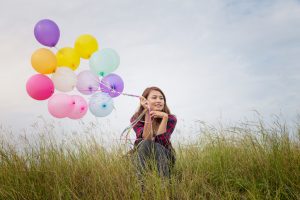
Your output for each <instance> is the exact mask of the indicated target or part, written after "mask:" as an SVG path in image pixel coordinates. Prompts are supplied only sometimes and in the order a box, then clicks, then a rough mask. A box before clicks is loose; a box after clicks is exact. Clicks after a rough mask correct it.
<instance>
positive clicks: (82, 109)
mask: <svg viewBox="0 0 300 200" xmlns="http://www.w3.org/2000/svg"><path fill="white" fill-rule="evenodd" d="M71 97H72V99H73V101H74V102H75V106H74V109H73V110H72V111H71V112H70V114H69V115H68V117H69V118H71V119H80V118H82V117H83V116H84V115H85V114H86V112H87V110H88V104H87V102H86V100H85V99H84V98H83V97H81V96H79V95H73V96H71Z"/></svg>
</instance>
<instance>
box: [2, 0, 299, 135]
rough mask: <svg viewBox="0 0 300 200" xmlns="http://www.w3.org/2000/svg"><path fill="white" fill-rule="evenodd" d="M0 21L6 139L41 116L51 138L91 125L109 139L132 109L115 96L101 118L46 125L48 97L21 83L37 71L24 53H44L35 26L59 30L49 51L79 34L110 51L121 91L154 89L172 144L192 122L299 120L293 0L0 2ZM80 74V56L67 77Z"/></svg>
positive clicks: (192, 129) (132, 101)
mask: <svg viewBox="0 0 300 200" xmlns="http://www.w3.org/2000/svg"><path fill="white" fill-rule="evenodd" d="M0 18H1V21H0V29H1V36H0V42H1V45H0V55H1V59H0V70H1V73H0V87H1V93H2V94H1V97H0V110H1V114H0V122H1V124H2V126H5V127H8V128H9V129H13V133H12V134H19V133H20V130H24V129H28V127H32V124H33V123H34V122H36V121H39V120H40V117H41V116H42V117H43V118H44V119H45V120H47V121H51V122H53V123H54V124H56V126H57V127H56V129H57V131H58V132H59V131H64V130H71V131H73V130H75V129H77V127H78V124H80V123H86V124H89V123H91V122H95V121H96V122H98V123H100V126H103V127H106V129H107V130H111V131H112V132H115V133H116V136H117V135H118V134H119V133H120V131H122V130H123V129H124V128H125V127H126V126H128V125H129V119H130V117H131V115H132V114H133V113H134V112H135V111H136V109H137V108H138V105H139V101H138V99H137V98H134V97H128V96H119V97H117V98H114V105H115V108H116V109H115V110H114V111H113V112H112V113H111V114H110V115H109V116H107V117H105V118H96V117H94V116H93V115H92V114H91V113H90V112H88V113H87V115H86V116H85V117H84V118H83V119H82V120H71V119H55V118H53V117H52V116H51V115H50V114H49V113H48V110H47V100H45V101H37V100H34V99H32V98H30V97H29V96H28V95H27V93H26V89H25V85H26V81H27V80H28V79H29V77H30V76H32V75H34V74H35V73H36V72H35V71H34V70H33V68H32V66H31V63H30V59H31V55H32V53H33V52H34V51H35V50H36V49H38V48H41V47H43V46H42V45H41V44H39V43H38V42H37V40H36V39H35V37H34V34H33V29H34V25H35V24H36V23H37V22H38V21H39V20H41V19H51V20H53V21H55V22H56V23H57V25H58V26H59V28H60V33H61V35H60V39H59V42H58V44H57V45H56V48H58V49H59V48H63V47H66V46H70V47H72V46H73V45H74V42H75V40H76V38H77V37H78V36H79V35H81V34H91V35H93V36H94V37H95V38H97V41H98V43H99V48H100V49H103V48H112V49H114V50H115V51H116V52H117V53H118V54H119V56H120V65H119V67H118V69H117V70H116V71H115V72H114V73H116V74H118V75H119V76H121V77H122V79H123V81H124V84H125V89H124V92H126V93H130V94H136V95H141V94H142V92H143V90H144V89H145V88H146V87H149V86H158V87H160V88H161V89H162V90H163V91H164V93H165V95H166V98H167V104H168V106H169V108H170V109H171V112H172V113H173V114H175V115H176V116H177V119H178V123H177V128H176V133H177V136H176V134H175V136H174V137H175V138H177V140H180V137H187V138H189V137H190V136H191V135H193V134H194V135H195V134H197V132H198V129H197V127H198V126H197V125H196V124H195V123H196V122H197V121H205V122H208V123H216V122H218V121H223V122H224V123H234V122H238V121H240V120H243V119H246V118H253V117H254V118H255V116H256V114H255V113H256V111H257V112H259V113H260V115H261V116H263V117H264V118H265V119H266V120H269V119H272V117H273V116H274V115H280V116H282V117H283V118H284V119H285V120H286V121H287V122H288V123H293V122H294V121H295V120H296V118H297V116H299V113H300V112H299V111H300V94H299V88H300V67H299V63H300V56H299V55H300V1H298V0H257V1H255V0H253V1H248V0H246V1H245V0H239V1H235V0H212V1H205V0H185V1H180V0H160V1H157V0H153V1H145V0H139V1H138V0H122V1H117V0H110V1H103V0H97V1H96V0H92V1H83V0H73V1H58V0H52V1H44V2H42V1H37V0H27V1H15V0H11V1H5V2H2V6H1V8H0ZM51 50H52V51H53V52H56V51H57V50H56V49H54V48H52V49H51ZM88 69H89V65H88V61H87V60H83V59H82V60H81V64H80V66H79V68H78V69H77V71H75V72H76V73H79V72H80V71H83V70H88ZM69 94H80V93H78V92H77V91H73V92H70V93H69ZM85 98H86V99H87V100H88V99H89V97H88V96H85ZM108 122H109V126H107V124H108ZM108 137H109V136H108Z"/></svg>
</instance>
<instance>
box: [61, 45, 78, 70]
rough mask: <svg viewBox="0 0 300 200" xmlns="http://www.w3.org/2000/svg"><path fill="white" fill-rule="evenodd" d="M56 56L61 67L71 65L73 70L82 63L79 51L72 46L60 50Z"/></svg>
mask: <svg viewBox="0 0 300 200" xmlns="http://www.w3.org/2000/svg"><path fill="white" fill-rule="evenodd" d="M56 58H57V66H59V67H69V68H71V69H72V70H76V69H77V67H78V66H79V64H80V57H79V55H78V53H77V52H76V51H75V49H73V48H71V47H64V48H61V49H60V50H58V52H57V53H56Z"/></svg>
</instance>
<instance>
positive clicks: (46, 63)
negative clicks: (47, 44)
mask: <svg viewBox="0 0 300 200" xmlns="http://www.w3.org/2000/svg"><path fill="white" fill-rule="evenodd" d="M31 65H32V67H33V68H34V69H35V71H37V72H39V73H41V74H51V73H53V72H55V70H56V67H57V61H56V57H55V54H54V53H53V52H52V51H50V50H49V49H45V48H40V49H38V50H36V51H35V52H34V53H33V54H32V56H31Z"/></svg>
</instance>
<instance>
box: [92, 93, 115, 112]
mask: <svg viewBox="0 0 300 200" xmlns="http://www.w3.org/2000/svg"><path fill="white" fill-rule="evenodd" d="M89 108H90V111H91V113H92V114H93V115H95V116H96V117H105V116H107V115H109V114H110V113H111V112H112V110H113V108H114V102H113V99H112V98H111V97H110V96H109V95H108V94H107V93H103V92H97V93H95V94H93V95H92V97H91V100H90V102H89Z"/></svg>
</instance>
